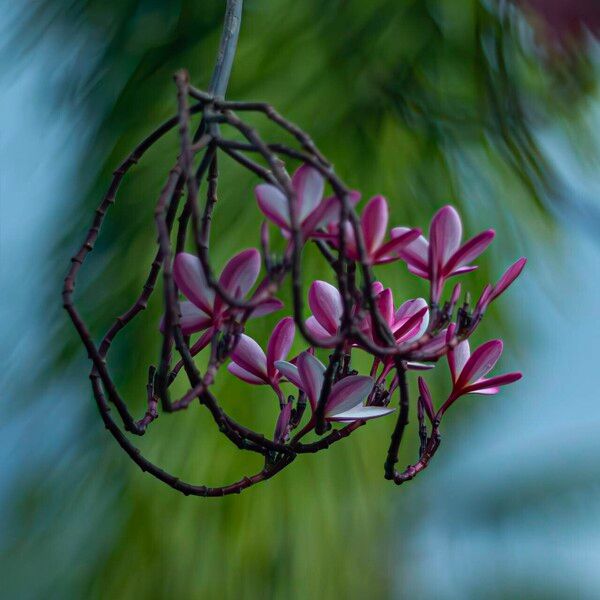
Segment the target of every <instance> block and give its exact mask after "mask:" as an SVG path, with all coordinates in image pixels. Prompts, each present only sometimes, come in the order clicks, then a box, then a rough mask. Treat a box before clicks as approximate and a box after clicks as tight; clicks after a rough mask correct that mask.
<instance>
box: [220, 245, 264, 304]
mask: <svg viewBox="0 0 600 600" xmlns="http://www.w3.org/2000/svg"><path fill="white" fill-rule="evenodd" d="M259 272H260V252H259V251H258V250H257V249H256V248H248V249H247V250H242V251H241V252H240V253H239V254H236V255H235V256H234V257H233V258H232V259H231V260H230V261H229V262H228V263H227V264H226V265H225V268H224V269H223V272H222V273H221V277H220V278H219V283H220V284H221V285H222V286H223V287H224V288H225V289H226V290H227V291H228V292H229V293H230V294H232V295H235V296H236V297H238V298H243V297H244V296H245V295H246V294H247V293H248V290H249V289H250V288H251V287H252V286H253V285H254V282H255V281H256V278H257V277H258V274H259Z"/></svg>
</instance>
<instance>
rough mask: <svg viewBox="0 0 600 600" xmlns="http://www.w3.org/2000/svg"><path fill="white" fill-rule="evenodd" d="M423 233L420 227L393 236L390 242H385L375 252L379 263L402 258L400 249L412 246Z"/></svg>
mask: <svg viewBox="0 0 600 600" xmlns="http://www.w3.org/2000/svg"><path fill="white" fill-rule="evenodd" d="M420 235H421V230H420V229H409V230H408V231H407V232H406V233H405V234H403V235H401V236H398V237H395V238H392V239H391V240H390V241H389V242H387V243H385V244H383V246H381V247H380V248H379V250H377V252H376V253H375V260H376V262H377V263H378V264H382V263H384V262H391V261H392V260H397V259H398V258H400V253H399V251H400V250H401V249H402V248H405V247H407V246H410V244H411V243H412V242H414V241H415V240H416V239H417V238H418V237H419V236H420Z"/></svg>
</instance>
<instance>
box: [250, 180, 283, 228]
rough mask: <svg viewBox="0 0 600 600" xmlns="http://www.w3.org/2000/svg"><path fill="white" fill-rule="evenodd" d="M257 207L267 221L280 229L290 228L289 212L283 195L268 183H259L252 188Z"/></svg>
mask: <svg viewBox="0 0 600 600" xmlns="http://www.w3.org/2000/svg"><path fill="white" fill-rule="evenodd" d="M254 193H255V194H256V199H257V202H258V207H259V208H260V210H261V211H262V213H263V214H264V215H265V217H267V219H269V220H271V221H273V223H275V225H277V226H278V227H281V228H282V229H289V228H290V211H289V205H288V200H287V198H286V197H285V194H284V193H283V192H282V191H281V190H280V189H278V188H276V187H275V186H274V185H271V184H270V183H261V184H260V185H257V186H256V187H255V188H254Z"/></svg>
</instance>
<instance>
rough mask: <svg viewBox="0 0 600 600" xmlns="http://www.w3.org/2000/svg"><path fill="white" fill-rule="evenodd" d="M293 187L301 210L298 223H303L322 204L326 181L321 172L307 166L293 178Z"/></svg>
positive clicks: (302, 167) (298, 170)
mask: <svg viewBox="0 0 600 600" xmlns="http://www.w3.org/2000/svg"><path fill="white" fill-rule="evenodd" d="M292 185H293V186H294V190H295V191H296V197H297V199H298V206H299V208H300V210H299V214H298V221H299V222H300V223H302V221H304V219H306V217H308V215H310V213H311V212H312V211H313V210H315V208H316V207H317V206H318V204H319V203H320V202H321V199H322V198H323V189H324V188H325V180H324V179H323V176H322V175H321V173H319V171H317V170H316V169H315V168H314V167H311V166H310V165H306V164H305V165H302V166H301V167H300V168H299V169H297V170H296V172H295V173H294V175H293V176H292Z"/></svg>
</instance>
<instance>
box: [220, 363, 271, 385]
mask: <svg viewBox="0 0 600 600" xmlns="http://www.w3.org/2000/svg"><path fill="white" fill-rule="evenodd" d="M227 370H228V371H229V372H230V373H231V374H232V375H235V376H236V377H238V378H239V379H241V380H242V381H245V382H246V383H252V384H253V385H265V381H264V379H262V378H261V377H257V376H256V375H253V374H252V373H250V372H249V371H246V369H242V367H240V366H239V365H237V364H236V363H233V362H232V363H229V364H228V365H227Z"/></svg>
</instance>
